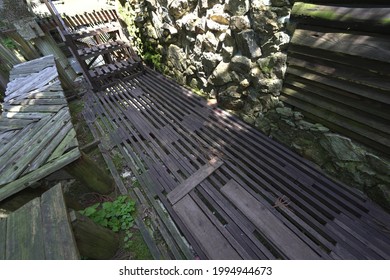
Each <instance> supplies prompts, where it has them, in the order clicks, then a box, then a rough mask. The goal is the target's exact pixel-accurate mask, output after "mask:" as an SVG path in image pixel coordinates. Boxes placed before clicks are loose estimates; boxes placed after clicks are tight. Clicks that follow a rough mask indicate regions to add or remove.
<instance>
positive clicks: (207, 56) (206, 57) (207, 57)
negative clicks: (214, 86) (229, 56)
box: [202, 52, 222, 76]
mask: <svg viewBox="0 0 390 280" xmlns="http://www.w3.org/2000/svg"><path fill="white" fill-rule="evenodd" d="M221 61H222V56H221V55H220V54H216V53H212V52H205V53H203V57H202V64H203V68H204V71H205V73H206V75H207V76H209V75H210V74H211V73H212V72H213V71H214V69H215V67H216V66H217V65H218V63H219V62H221Z"/></svg>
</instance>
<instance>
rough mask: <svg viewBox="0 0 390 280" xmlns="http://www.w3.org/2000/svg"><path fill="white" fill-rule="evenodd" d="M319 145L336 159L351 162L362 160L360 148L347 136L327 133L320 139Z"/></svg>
mask: <svg viewBox="0 0 390 280" xmlns="http://www.w3.org/2000/svg"><path fill="white" fill-rule="evenodd" d="M320 145H321V146H322V147H323V148H324V149H325V150H327V151H328V152H329V153H330V154H331V155H333V156H334V157H335V158H337V159H338V160H341V161H351V162H355V161H361V160H363V157H362V155H361V153H360V149H359V148H358V147H357V146H356V145H355V144H353V143H352V141H351V139H349V138H347V137H344V136H341V135H338V134H333V133H327V134H324V137H323V138H322V139H321V140H320Z"/></svg>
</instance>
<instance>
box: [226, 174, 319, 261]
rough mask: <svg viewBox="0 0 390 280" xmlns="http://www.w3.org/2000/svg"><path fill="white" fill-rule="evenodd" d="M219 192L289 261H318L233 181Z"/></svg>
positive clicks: (265, 209) (315, 255)
mask: <svg viewBox="0 0 390 280" xmlns="http://www.w3.org/2000/svg"><path fill="white" fill-rule="evenodd" d="M221 192H222V193H223V194H224V195H225V196H226V197H228V198H229V200H230V201H231V202H232V203H233V204H234V205H235V206H236V207H237V208H238V209H240V211H241V212H243V213H244V214H245V215H246V216H247V217H248V218H249V219H250V220H251V221H252V222H253V223H254V224H255V225H256V227H257V228H258V229H259V231H260V232H261V233H262V234H264V236H265V237H266V238H267V239H268V240H270V241H271V242H272V243H273V244H275V246H276V247H277V248H278V249H279V250H280V251H281V252H283V254H284V255H285V256H286V257H287V258H289V259H297V260H302V259H319V256H318V255H317V254H316V253H314V251H313V250H312V249H311V248H310V247H309V246H308V245H307V244H305V243H304V242H303V241H302V240H301V239H300V238H299V237H298V236H296V235H295V234H293V233H292V232H291V230H290V229H289V228H288V227H286V226H285V225H284V224H283V223H282V222H281V221H280V220H279V219H278V218H276V216H275V215H274V214H273V213H272V212H271V211H270V210H268V209H267V208H266V207H265V206H263V205H261V204H260V202H259V201H258V200H257V199H255V198H254V197H253V196H251V195H250V194H249V193H248V192H247V191H246V190H244V189H243V188H242V187H241V186H240V185H238V184H237V183H236V182H235V181H233V180H231V181H229V182H228V183H227V184H226V185H225V186H223V188H222V189H221Z"/></svg>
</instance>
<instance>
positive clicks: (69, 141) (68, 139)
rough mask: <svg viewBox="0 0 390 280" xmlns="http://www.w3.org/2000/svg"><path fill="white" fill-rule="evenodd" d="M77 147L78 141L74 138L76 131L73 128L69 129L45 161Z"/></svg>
mask: <svg viewBox="0 0 390 280" xmlns="http://www.w3.org/2000/svg"><path fill="white" fill-rule="evenodd" d="M76 147H78V142H77V138H76V131H75V130H74V129H71V130H69V132H68V134H66V136H65V137H64V139H63V140H62V141H61V143H59V145H58V146H57V147H56V149H55V150H54V151H53V152H52V153H51V155H50V157H49V158H48V159H47V162H50V161H52V160H54V159H56V158H58V157H60V156H61V155H63V154H64V153H65V152H66V151H68V150H70V149H72V148H76Z"/></svg>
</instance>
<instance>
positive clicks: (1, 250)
mask: <svg viewBox="0 0 390 280" xmlns="http://www.w3.org/2000/svg"><path fill="white" fill-rule="evenodd" d="M6 238H7V220H6V219H0V260H5V250H6V247H5V243H6V240H7V239H6Z"/></svg>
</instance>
